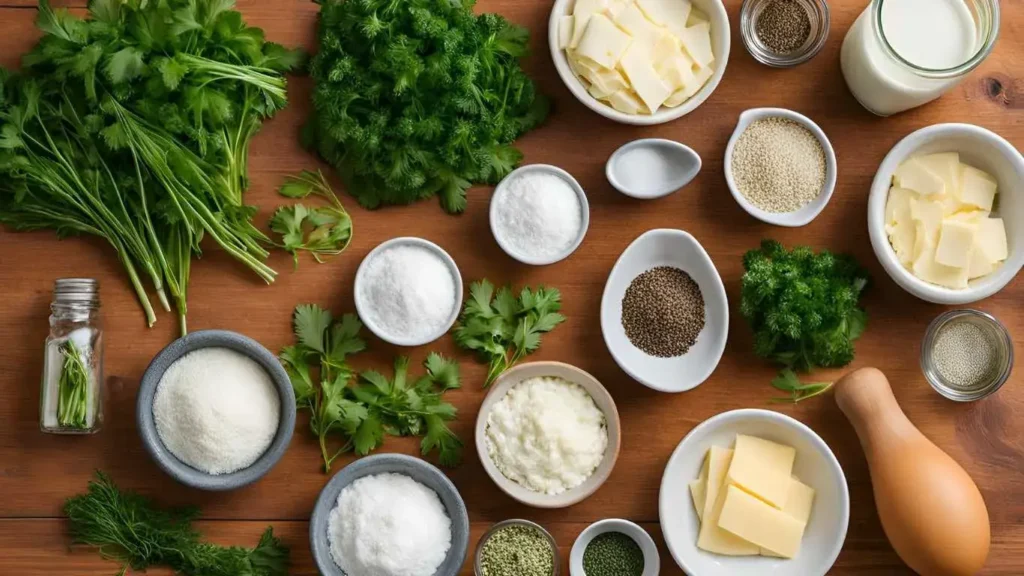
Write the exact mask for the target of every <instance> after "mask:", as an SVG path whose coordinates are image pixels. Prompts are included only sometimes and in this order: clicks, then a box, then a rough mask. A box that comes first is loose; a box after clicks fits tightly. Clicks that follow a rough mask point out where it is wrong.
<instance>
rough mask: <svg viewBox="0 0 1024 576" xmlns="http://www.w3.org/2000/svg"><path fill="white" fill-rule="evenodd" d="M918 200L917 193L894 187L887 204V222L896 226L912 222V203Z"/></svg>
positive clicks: (891, 189)
mask: <svg viewBox="0 0 1024 576" xmlns="http://www.w3.org/2000/svg"><path fill="white" fill-rule="evenodd" d="M912 199H914V200H916V199H918V196H917V193H916V192H914V191H913V190H909V189H907V188H900V187H898V186H893V187H892V188H890V189H889V197H888V199H887V200H886V202H885V221H886V223H888V224H895V223H898V222H902V221H905V220H910V201H911V200H912Z"/></svg>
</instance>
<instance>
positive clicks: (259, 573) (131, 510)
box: [64, 472, 289, 576]
mask: <svg viewBox="0 0 1024 576" xmlns="http://www.w3.org/2000/svg"><path fill="white" fill-rule="evenodd" d="M64 513H65V514H67V516H68V519H69V521H70V525H71V527H70V531H71V537H72V539H73V541H74V543H76V544H86V545H89V546H95V547H97V548H99V551H100V554H102V555H103V556H104V557H105V558H109V559H112V560H117V561H118V562H121V563H122V564H123V567H122V568H121V572H120V574H122V575H123V574H125V573H127V570H128V568H131V569H133V570H145V569H147V568H149V567H150V566H167V567H169V568H171V569H173V570H174V571H175V572H176V573H178V574H184V575H186V576H287V574H288V563H289V556H288V548H287V547H286V546H284V545H283V544H282V543H281V541H280V540H278V539H277V538H276V537H274V529H273V528H270V527H268V528H267V529H266V531H265V532H264V533H263V535H262V536H261V537H260V541H259V543H258V544H257V545H256V547H255V548H252V549H249V548H243V547H241V546H218V545H216V544H208V543H204V542H200V541H199V537H200V534H199V532H198V531H197V530H195V529H194V528H193V527H192V521H194V520H195V519H196V518H197V517H198V516H199V511H198V510H196V509H194V508H184V509H171V510H161V509H159V508H157V507H156V506H155V505H154V504H153V503H152V502H151V501H150V500H149V499H148V498H145V497H143V496H140V495H138V494H135V493H134V492H128V491H121V490H120V489H118V487H117V486H116V485H115V484H114V483H113V481H111V479H110V477H108V476H107V475H106V474H103V473H102V472H97V473H96V479H95V480H93V481H91V482H89V489H88V491H87V492H86V493H85V494H80V495H78V496H74V497H72V498H69V499H68V500H67V502H65V503H64Z"/></svg>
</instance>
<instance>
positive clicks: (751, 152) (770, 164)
mask: <svg viewBox="0 0 1024 576" xmlns="http://www.w3.org/2000/svg"><path fill="white" fill-rule="evenodd" d="M836 173H837V165H836V153H835V150H834V149H833V148H832V143H831V142H830V141H829V139H828V136H826V135H825V132H824V131H823V130H822V129H821V127H820V126H818V125H817V124H815V123H814V121H812V120H811V119H810V118H808V117H806V116H804V115H803V114H799V113H797V112H794V111H792V110H787V109H785V108H752V109H750V110H747V111H746V112H743V113H742V114H740V118H739V121H738V122H737V123H736V130H735V131H733V134H732V137H731V138H730V139H729V145H728V146H726V148H725V182H726V184H728V185H729V192H731V193H732V196H733V198H735V199H736V203H737V204H739V205H740V207H741V208H743V209H744V210H745V211H746V212H747V213H748V214H750V215H751V216H753V217H754V218H757V219H758V220H760V221H762V222H767V223H768V224H774V225H776V226H787V227H799V226H806V225H807V224H810V223H811V221H812V220H814V219H815V218H817V217H818V214H821V212H822V210H824V209H825V206H826V205H828V202H829V200H831V199H832V192H833V191H834V190H835V187H836Z"/></svg>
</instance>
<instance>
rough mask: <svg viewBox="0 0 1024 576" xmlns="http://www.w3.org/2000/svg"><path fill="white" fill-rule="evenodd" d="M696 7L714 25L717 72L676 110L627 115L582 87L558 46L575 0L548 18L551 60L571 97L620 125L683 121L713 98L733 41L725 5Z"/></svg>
mask: <svg viewBox="0 0 1024 576" xmlns="http://www.w3.org/2000/svg"><path fill="white" fill-rule="evenodd" d="M692 2H693V6H694V7H696V8H698V9H699V10H700V11H701V12H703V13H705V14H707V16H708V19H709V21H710V23H711V51H712V52H713V53H714V55H715V62H714V64H715V72H714V74H713V75H712V76H711V78H710V79H709V80H708V81H707V83H706V84H704V86H703V87H702V88H701V89H700V90H698V91H697V93H696V94H694V95H693V96H692V97H691V98H690V99H689V100H687V101H686V102H683V103H682V104H680V105H679V106H676V107H675V108H668V107H664V106H663V107H662V108H661V109H659V110H657V111H656V112H654V114H626V113H623V112H619V111H618V110H616V109H614V108H612V107H611V106H609V105H607V104H605V103H604V102H602V101H600V100H598V99H597V98H594V97H593V96H591V95H590V93H589V92H587V89H586V88H584V87H583V83H582V82H580V80H579V78H577V77H576V75H575V74H573V73H572V70H571V69H570V68H569V59H568V57H567V56H566V55H565V50H562V49H561V48H559V47H558V21H559V19H560V18H561V17H562V16H566V15H569V14H571V13H572V7H573V6H574V5H575V0H555V3H554V5H553V6H552V7H551V17H550V18H549V19H548V46H549V47H550V49H551V59H552V60H553V61H554V63H555V69H556V70H558V75H559V76H560V77H561V78H562V82H563V83H565V85H566V87H567V88H569V91H570V92H572V95H573V96H575V97H576V99H577V100H579V101H580V102H582V103H583V105H584V106H586V107H587V108H590V109H591V110H593V111H594V112H597V113H598V114H600V115H601V116H604V117H605V118H608V119H610V120H614V121H616V122H620V123H622V124H633V125H637V126H651V125H654V124H664V123H665V122H671V121H672V120H675V119H677V118H682V117H683V116H686V115H687V114H689V113H690V112H693V111H694V110H696V109H697V107H698V106H700V105H701V104H703V103H704V101H705V100H707V99H708V97H709V96H711V93H712V92H714V91H715V88H718V84H719V82H721V81H722V76H723V75H724V74H725V68H726V65H727V64H728V62H729V48H730V45H731V42H732V33H731V32H730V28H729V15H728V14H727V13H726V11H725V5H724V4H722V1H721V0H692Z"/></svg>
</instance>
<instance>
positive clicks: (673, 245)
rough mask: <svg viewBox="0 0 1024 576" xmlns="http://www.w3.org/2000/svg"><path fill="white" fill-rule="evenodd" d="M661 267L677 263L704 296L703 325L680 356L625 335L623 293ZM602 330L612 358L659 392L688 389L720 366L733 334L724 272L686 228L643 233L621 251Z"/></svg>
mask: <svg viewBox="0 0 1024 576" xmlns="http://www.w3.org/2000/svg"><path fill="white" fill-rule="evenodd" d="M658 266H671V267H673V268H678V269H680V270H682V271H684V272H686V273H687V274H689V275H690V277H691V278H693V280H694V282H696V283H697V286H699V287H700V293H701V296H702V297H703V298H704V328H703V329H702V330H701V331H700V334H698V335H697V341H696V343H694V345H693V346H692V347H691V348H690V349H689V351H687V352H686V354H683V355H682V356H675V357H672V358H657V357H655V356H651V355H649V354H647V353H645V352H644V351H642V350H640V349H639V348H637V347H636V346H634V345H633V343H632V342H630V341H629V338H627V337H626V329H625V328H624V327H623V325H622V298H623V297H624V296H625V294H626V289H627V288H628V287H629V285H630V283H631V282H632V281H633V279H634V278H636V277H637V276H639V275H640V274H643V273H644V272H647V271H648V270H650V269H652V268H656V267H658ZM601 333H602V334H603V335H604V342H605V344H606V345H607V346H608V351H609V352H611V355H612V358H614V359H615V362H616V363H618V365H619V367H621V368H622V369H623V370H624V371H625V372H626V373H627V374H629V375H630V376H631V377H632V378H633V379H634V380H636V381H637V382H639V383H641V384H643V385H644V386H647V387H648V388H653V389H654V390H658V391H661V392H685V391H687V390H691V389H693V388H696V387H697V386H699V385H700V384H701V383H703V382H704V381H705V380H707V378H708V377H709V376H711V373H712V372H714V371H715V368H716V367H718V362H719V360H721V359H722V353H723V352H725V341H726V338H728V336H729V302H728V298H727V297H726V294H725V286H724V285H723V284H722V277H721V276H719V274H718V270H717V269H716V268H715V264H714V262H712V261H711V257H710V256H708V253H707V252H706V251H705V250H704V247H703V246H701V245H700V242H697V240H696V239H695V238H694V237H693V236H691V235H690V234H687V233H686V232H683V231H682V230H671V229H656V230H650V231H648V232H645V233H643V234H641V235H640V237H639V238H637V239H636V240H634V241H633V243H632V244H630V245H629V246H628V247H627V248H626V249H625V250H624V251H623V252H622V255H621V256H619V260H618V261H617V262H616V263H615V266H614V267H613V268H612V271H611V274H609V275H608V282H607V283H606V284H605V286H604V295H603V296H602V297H601Z"/></svg>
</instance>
